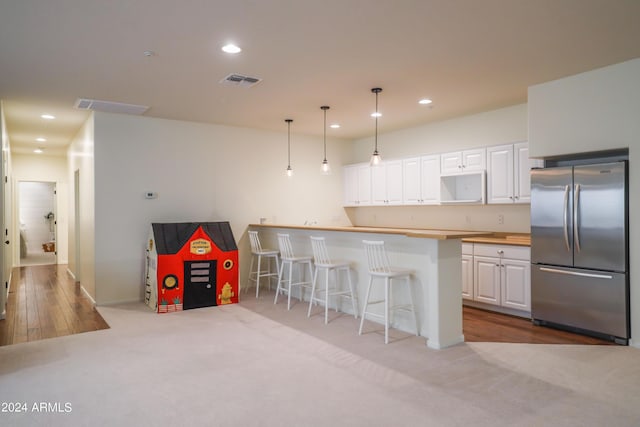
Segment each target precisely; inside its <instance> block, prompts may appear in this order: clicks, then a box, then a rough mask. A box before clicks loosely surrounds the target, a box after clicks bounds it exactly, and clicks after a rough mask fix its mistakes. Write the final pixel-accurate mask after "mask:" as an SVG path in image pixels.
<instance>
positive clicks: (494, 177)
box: [487, 144, 514, 203]
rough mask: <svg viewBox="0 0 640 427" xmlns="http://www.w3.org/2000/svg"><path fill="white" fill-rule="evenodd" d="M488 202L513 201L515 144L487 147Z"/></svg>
mask: <svg viewBox="0 0 640 427" xmlns="http://www.w3.org/2000/svg"><path fill="white" fill-rule="evenodd" d="M487 179H488V181H489V182H488V184H489V185H488V189H487V193H488V195H487V199H488V200H487V202H488V203H513V201H514V198H513V145H511V144H509V145H500V146H496V147H489V148H487Z"/></svg>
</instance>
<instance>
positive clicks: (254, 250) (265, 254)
mask: <svg viewBox="0 0 640 427" xmlns="http://www.w3.org/2000/svg"><path fill="white" fill-rule="evenodd" d="M248 233H249V243H250V244H251V265H250V266H249V280H248V282H252V281H253V282H256V298H258V295H259V293H260V278H261V277H264V278H266V279H267V283H268V285H269V289H271V278H272V277H273V278H275V279H277V278H278V274H279V273H280V264H279V262H278V255H279V253H280V252H279V251H278V250H276V249H263V248H262V245H261V244H260V238H259V237H258V232H257V231H249V232H248ZM256 258H257V259H258V265H257V267H256V270H255V271H254V270H253V265H254V261H255V260H256ZM263 258H265V259H266V262H267V265H266V270H264V271H263V270H262V266H261V262H262V259H263ZM271 260H273V261H274V262H275V264H276V271H275V272H272V271H271ZM247 289H249V286H248V285H247Z"/></svg>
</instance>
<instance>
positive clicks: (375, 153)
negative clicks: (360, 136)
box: [370, 87, 382, 166]
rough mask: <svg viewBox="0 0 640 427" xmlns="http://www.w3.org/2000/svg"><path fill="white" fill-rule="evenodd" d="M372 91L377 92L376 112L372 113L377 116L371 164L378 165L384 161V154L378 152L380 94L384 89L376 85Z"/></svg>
mask: <svg viewBox="0 0 640 427" xmlns="http://www.w3.org/2000/svg"><path fill="white" fill-rule="evenodd" d="M371 92H373V93H375V94H376V112H375V113H373V114H372V116H373V117H375V118H376V132H375V137H374V140H375V146H374V149H373V154H372V155H371V161H370V164H371V166H378V165H379V164H380V163H381V162H382V156H380V153H378V117H380V113H379V112H378V94H379V93H380V92H382V89H381V88H379V87H374V88H373V89H371Z"/></svg>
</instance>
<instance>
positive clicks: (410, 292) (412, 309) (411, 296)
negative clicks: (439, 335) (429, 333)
mask: <svg viewBox="0 0 640 427" xmlns="http://www.w3.org/2000/svg"><path fill="white" fill-rule="evenodd" d="M407 286H409V301H410V302H411V314H413V321H414V322H415V324H416V336H417V337H419V336H420V328H419V326H418V316H417V315H416V306H415V305H414V304H413V288H412V287H411V278H410V277H407Z"/></svg>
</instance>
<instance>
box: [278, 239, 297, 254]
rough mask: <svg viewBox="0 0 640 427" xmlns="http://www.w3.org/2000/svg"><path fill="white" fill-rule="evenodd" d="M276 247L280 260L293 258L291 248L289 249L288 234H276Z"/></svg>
mask: <svg viewBox="0 0 640 427" xmlns="http://www.w3.org/2000/svg"><path fill="white" fill-rule="evenodd" d="M278 247H279V248H280V257H281V258H294V257H295V255H294V254H293V248H292V247H291V240H290V239H289V235H288V234H281V233H278Z"/></svg>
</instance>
